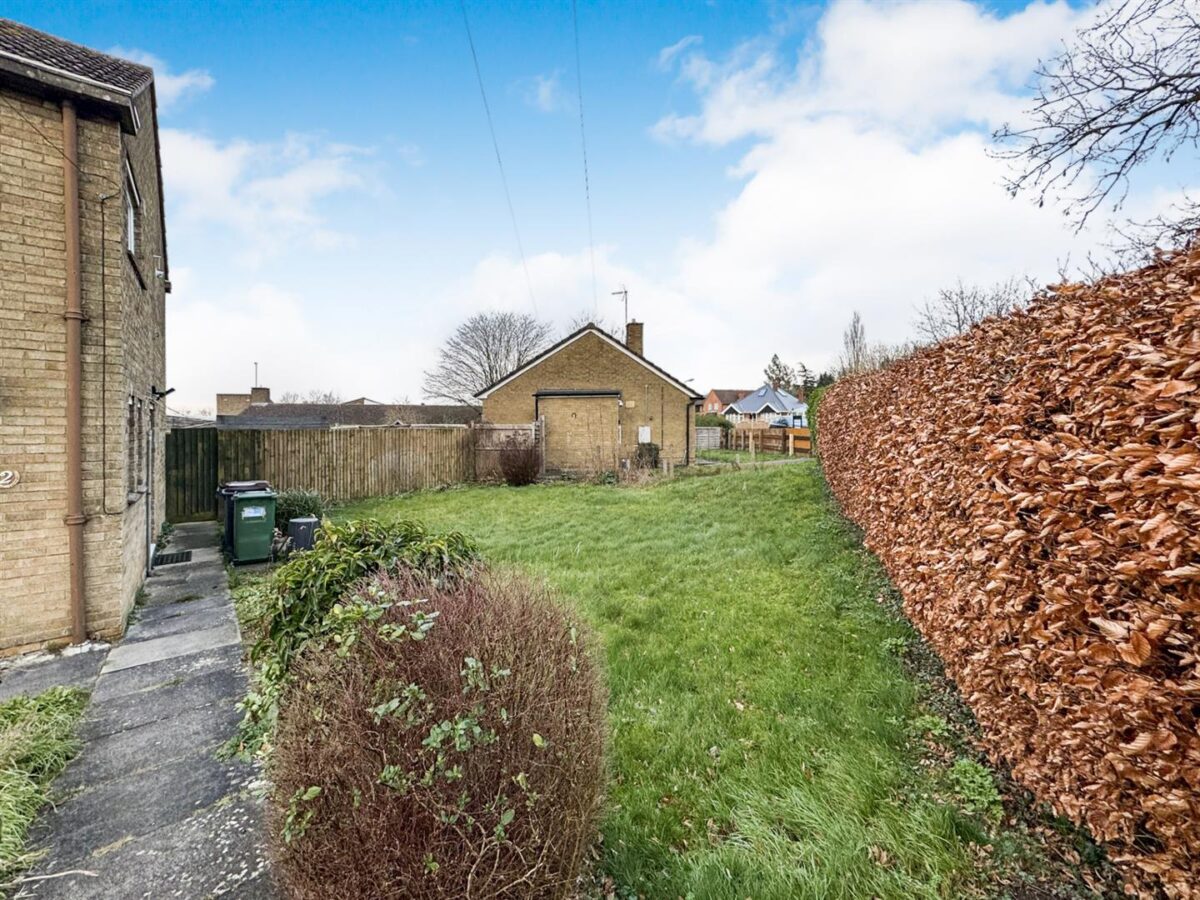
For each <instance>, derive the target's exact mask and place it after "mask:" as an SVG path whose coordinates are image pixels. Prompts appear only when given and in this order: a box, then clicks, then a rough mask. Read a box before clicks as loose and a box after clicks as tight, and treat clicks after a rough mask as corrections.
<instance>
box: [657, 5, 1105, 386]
mask: <svg viewBox="0 0 1200 900" xmlns="http://www.w3.org/2000/svg"><path fill="white" fill-rule="evenodd" d="M1085 14H1086V13H1081V12H1079V11H1076V10H1074V9H1072V8H1071V7H1070V6H1069V5H1068V4H1067V3H1065V2H1061V0H1060V2H1055V3H1043V2H1035V3H1031V4H1030V5H1029V6H1028V7H1026V8H1025V9H1023V10H1020V11H1017V12H1015V13H1013V14H1011V15H1008V16H999V15H996V14H994V13H992V12H990V11H988V10H987V9H985V8H983V7H981V6H978V5H975V4H972V3H968V2H965V0H903V2H889V3H870V2H865V0H836V2H834V3H833V4H832V5H831V6H830V7H829V8H828V9H827V10H826V11H825V12H824V14H823V16H822V17H821V19H820V20H819V21H818V22H817V24H816V27H815V29H814V31H813V34H812V36H811V38H810V39H809V40H808V41H807V42H806V43H805V45H804V46H803V47H802V48H801V49H800V50H799V51H798V52H797V53H796V54H795V55H794V56H789V55H787V54H785V53H783V52H782V51H781V50H780V48H779V45H778V43H777V40H778V39H777V38H773V37H768V38H763V39H758V40H754V41H751V42H747V43H746V44H744V45H742V46H740V47H738V48H736V49H735V50H734V51H733V52H732V53H731V54H730V55H729V56H728V57H727V58H724V59H713V58H710V57H709V56H706V55H705V54H703V53H702V52H700V51H699V50H698V49H697V48H695V47H694V46H689V47H684V48H681V49H679V50H675V48H667V49H668V51H672V53H671V55H672V56H674V57H675V59H676V66H677V68H678V72H679V77H680V78H681V80H682V81H683V82H684V83H686V84H688V85H690V86H691V87H692V89H693V90H694V92H695V95H696V97H697V100H698V103H699V110H698V111H697V112H695V113H691V114H687V115H681V114H674V115H669V116H667V117H664V118H663V119H662V120H661V121H659V122H658V123H656V124H655V125H654V126H653V129H652V133H653V134H655V135H656V136H657V137H659V138H667V139H671V140H676V141H678V140H682V141H689V142H692V143H696V144H700V145H713V146H727V145H729V144H732V143H734V142H744V141H749V145H748V149H747V150H746V151H745V152H744V154H743V155H742V157H741V159H740V160H739V162H738V164H737V165H736V166H735V167H734V168H733V169H732V170H731V172H730V175H731V176H732V177H735V178H737V179H740V180H742V181H743V184H742V187H741V190H740V192H739V194H738V196H737V197H736V198H735V199H734V200H733V201H732V202H731V203H729V204H728V205H727V206H726V207H725V208H724V209H722V210H720V212H719V213H718V214H717V216H716V219H715V228H714V232H713V234H712V235H711V236H709V237H707V238H704V239H699V240H695V239H694V240H690V241H685V242H684V243H683V244H682V245H681V249H680V253H679V258H678V260H677V268H676V271H675V274H674V275H673V276H672V278H671V279H670V284H671V287H672V288H673V290H675V291H677V292H678V293H680V294H681V295H683V296H685V297H687V298H688V303H689V308H690V309H691V310H693V312H703V313H706V314H708V315H709V316H711V317H712V318H714V319H716V320H718V321H721V322H723V323H724V326H725V327H724V329H723V331H722V332H721V333H719V335H713V334H708V333H702V332H695V333H691V334H685V335H681V337H682V339H684V340H687V341H688V342H689V343H690V344H691V346H692V347H693V348H694V352H696V353H699V354H703V355H704V356H706V357H707V358H709V359H712V360H714V364H713V366H712V371H711V379H712V380H713V382H714V383H715V382H717V381H720V382H722V383H726V382H727V383H729V384H730V385H733V384H742V383H743V382H744V383H745V384H746V385H748V384H749V383H750V382H751V381H753V380H755V378H756V377H757V375H758V373H759V370H760V369H761V367H762V360H761V359H760V358H759V357H762V356H769V354H770V352H773V350H775V349H777V350H778V352H780V353H781V354H783V355H784V357H785V358H787V359H792V360H794V359H803V360H804V361H805V362H806V363H807V364H808V365H809V366H810V367H818V366H822V365H830V364H832V362H833V359H834V357H835V356H836V350H837V348H838V346H839V345H840V335H841V330H842V328H843V327H844V324H845V322H846V320H847V319H848V318H849V316H850V312H851V311H852V310H853V309H859V310H860V311H861V312H862V313H863V316H864V319H865V321H866V324H867V330H868V335H869V337H871V338H872V339H875V340H886V341H889V342H891V341H899V340H903V339H905V338H907V337H908V336H910V333H911V332H910V326H911V320H912V314H913V307H914V305H916V304H917V303H919V302H920V301H921V300H922V299H924V298H925V297H928V296H930V295H931V294H932V293H933V292H934V291H936V290H937V289H938V288H939V287H941V286H943V285H945V284H948V283H950V282H953V281H954V280H956V279H958V278H960V277H961V278H963V279H964V280H966V281H979V282H984V283H987V282H992V281H996V280H1000V279H1004V278H1007V277H1009V276H1013V275H1018V276H1019V275H1026V274H1028V275H1032V276H1034V277H1037V278H1040V279H1044V280H1047V279H1050V278H1052V277H1053V276H1054V275H1055V273H1056V270H1057V263H1058V262H1060V261H1061V260H1063V259H1065V258H1066V257H1067V256H1068V255H1069V254H1071V253H1072V252H1074V253H1075V254H1076V258H1078V256H1079V255H1081V254H1082V252H1085V251H1086V250H1087V249H1089V248H1090V247H1093V246H1094V240H1093V239H1092V238H1090V237H1089V236H1088V235H1086V234H1085V235H1082V236H1075V235H1073V234H1072V233H1071V232H1070V230H1069V229H1068V228H1067V227H1066V224H1065V223H1064V221H1063V220H1062V217H1061V216H1060V215H1059V214H1057V213H1056V212H1055V211H1053V210H1050V209H1038V208H1037V207H1036V206H1035V205H1033V204H1032V203H1030V202H1029V201H1028V200H1027V199H1026V198H1023V197H1021V198H1017V199H1013V198H1010V197H1009V196H1008V195H1007V193H1006V192H1005V191H1004V189H1003V187H1002V181H1003V176H1004V169H1003V168H1002V164H1001V163H1000V162H998V161H997V160H995V159H993V158H991V157H989V156H988V154H987V149H988V146H989V137H988V132H989V130H990V129H991V128H993V127H994V126H995V125H997V124H999V123H1000V122H1001V121H1002V120H1003V119H1005V118H1008V117H1011V116H1014V115H1015V114H1017V113H1018V112H1019V111H1020V110H1021V109H1022V108H1023V106H1024V105H1025V99H1024V91H1025V87H1024V85H1025V84H1026V82H1027V81H1028V79H1029V78H1030V76H1031V75H1032V71H1033V68H1034V66H1035V64H1036V62H1037V60H1038V58H1039V57H1041V56H1046V55H1048V54H1050V53H1052V52H1053V51H1054V49H1055V48H1056V46H1057V45H1058V43H1059V42H1060V41H1061V40H1062V39H1063V38H1064V37H1066V36H1068V35H1069V34H1070V33H1071V31H1072V30H1073V28H1074V27H1076V25H1077V23H1078V21H1079V17H1080V16H1081V15H1085ZM742 321H753V322H757V323H770V325H769V329H768V332H769V333H770V334H772V335H773V337H772V338H770V339H769V340H768V341H767V343H769V344H771V345H773V346H772V347H766V346H763V340H762V339H756V340H754V341H742V340H735V341H730V340H729V339H728V335H730V334H738V333H739V326H738V323H739V322H742ZM683 330H684V331H685V332H686V331H690V330H691V329H689V328H688V323H686V322H685V323H684V328H683ZM648 333H649V326H648ZM760 333H761V332H760Z"/></svg>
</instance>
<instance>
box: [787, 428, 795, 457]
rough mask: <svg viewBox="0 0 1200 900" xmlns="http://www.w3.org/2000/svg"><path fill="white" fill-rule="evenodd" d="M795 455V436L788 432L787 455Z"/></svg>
mask: <svg viewBox="0 0 1200 900" xmlns="http://www.w3.org/2000/svg"><path fill="white" fill-rule="evenodd" d="M795 455H796V436H795V435H794V434H791V433H790V432H789V434H788V456H795Z"/></svg>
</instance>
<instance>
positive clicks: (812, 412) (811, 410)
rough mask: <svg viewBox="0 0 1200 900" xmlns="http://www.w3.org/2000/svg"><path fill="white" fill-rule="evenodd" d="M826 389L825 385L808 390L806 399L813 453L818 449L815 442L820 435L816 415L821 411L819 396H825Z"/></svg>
mask: <svg viewBox="0 0 1200 900" xmlns="http://www.w3.org/2000/svg"><path fill="white" fill-rule="evenodd" d="M826 390H828V388H827V387H819V388H816V389H815V390H813V391H811V392H809V395H808V400H807V401H806V402H807V403H808V428H809V433H810V434H811V435H812V445H813V453H817V452H818V449H819V448H818V447H817V442H818V440H819V439H820V437H821V435H820V425H819V424H818V417H819V416H820V411H821V398H822V397H824V396H825V391H826Z"/></svg>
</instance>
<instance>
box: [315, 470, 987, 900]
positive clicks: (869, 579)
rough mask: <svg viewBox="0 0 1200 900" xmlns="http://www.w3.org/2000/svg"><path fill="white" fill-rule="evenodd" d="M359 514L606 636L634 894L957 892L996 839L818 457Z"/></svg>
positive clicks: (451, 494)
mask: <svg viewBox="0 0 1200 900" xmlns="http://www.w3.org/2000/svg"><path fill="white" fill-rule="evenodd" d="M338 516H339V517H357V516H376V517H380V518H384V519H387V518H393V517H404V518H415V519H419V520H422V521H424V522H426V523H427V524H428V525H429V526H431V527H435V528H458V529H461V530H463V531H465V532H467V533H468V534H470V535H471V536H473V537H474V538H476V539H477V540H478V542H479V544H480V545H481V548H482V550H483V552H484V555H485V556H486V557H487V558H489V559H491V560H493V561H497V562H502V563H507V564H515V565H517V566H520V567H521V568H524V569H526V570H531V571H533V572H536V573H539V574H541V575H542V576H544V577H545V578H547V579H548V581H549V582H550V583H551V584H552V585H553V586H554V587H556V588H557V589H558V590H559V591H560V592H562V593H563V594H565V595H566V596H568V597H570V598H571V600H572V601H573V602H575V603H576V604H578V605H579V607H580V608H581V610H582V611H583V613H584V614H585V615H586V616H587V617H588V618H589V619H590V620H591V622H592V624H593V625H594V627H595V628H596V629H597V630H598V632H599V633H600V635H601V637H602V640H603V642H604V645H605V649H606V656H607V663H608V678H609V685H610V690H611V701H610V711H609V715H610V722H611V731H612V748H611V759H612V773H611V779H610V788H609V802H608V810H607V815H606V817H605V819H604V822H603V824H602V833H603V845H602V858H601V860H600V863H599V876H598V881H599V882H600V884H601V885H602V887H601V891H602V893H604V894H606V895H609V896H615V897H619V898H627V897H635V896H640V897H653V898H658V897H667V898H675V897H680V898H688V897H690V898H704V900H707V898H730V900H734V898H738V900H740V898H746V897H754V898H776V897H778V898H793V897H797V898H805V897H812V898H840V897H845V898H850V897H855V898H858V897H880V898H882V897H888V898H893V897H894V898H901V897H903V898H913V897H917V898H920V897H955V896H962V895H964V894H966V893H968V892H974V890H975V886H976V885H977V883H978V882H979V876H978V875H977V874H976V873H974V872H973V870H974V868H975V863H976V861H977V860H978V859H979V858H980V857H981V856H982V855H983V853H982V851H981V850H980V845H982V844H983V843H985V842H986V840H987V835H986V833H985V828H984V827H983V825H982V824H981V822H980V820H979V819H978V818H976V817H973V816H971V815H969V814H968V813H967V812H966V811H965V810H964V807H963V805H962V804H958V803H955V802H954V801H953V798H952V797H948V796H947V792H946V791H945V790H944V788H943V786H944V780H943V779H942V778H941V777H940V776H939V775H938V774H936V773H935V772H934V771H933V770H934V769H935V768H936V767H935V766H931V765H929V760H927V759H923V758H922V753H921V751H920V748H919V745H920V742H921V728H922V726H921V723H922V722H923V721H927V720H929V719H930V717H929V716H928V715H927V714H926V713H927V712H928V711H927V710H924V709H923V708H922V706H921V703H920V699H919V689H918V687H917V685H916V684H915V683H914V681H913V680H912V679H911V678H910V676H908V675H906V674H905V671H904V669H903V666H902V665H901V662H900V660H899V658H898V656H897V651H896V649H895V648H897V647H903V646H905V645H906V643H908V642H910V641H912V640H913V639H914V633H913V632H912V630H911V628H910V627H909V626H908V625H907V623H905V622H903V621H901V620H899V619H897V617H896V616H895V615H894V613H892V612H891V611H890V610H889V608H888V605H887V604H885V603H883V602H881V599H882V596H883V594H884V592H886V591H887V590H888V589H889V588H888V585H887V582H886V580H885V579H884V577H883V575H882V572H881V570H880V569H879V567H878V564H877V563H876V562H875V561H874V559H873V557H871V556H870V555H869V554H867V553H866V552H865V551H864V550H863V549H862V548H861V545H860V544H859V542H858V539H857V537H856V536H855V535H854V534H853V533H852V532H851V531H850V529H849V527H848V526H847V525H846V524H845V523H844V522H843V520H841V519H840V517H839V516H838V515H837V514H836V512H835V511H834V509H833V508H832V507H831V505H830V502H829V500H828V499H827V494H826V492H825V489H824V482H823V480H822V478H821V475H820V472H819V470H818V469H817V467H816V466H814V465H803V466H776V467H768V468H766V469H761V470H753V471H747V470H743V471H732V472H728V473H726V474H722V475H719V476H717V477H712V478H691V479H679V480H676V481H672V482H667V483H662V484H658V485H655V486H653V487H648V488H616V487H605V486H590V485H565V486H532V487H524V488H516V489H513V488H502V487H500V488H493V487H488V488H474V487H473V488H464V489H455V490H450V491H445V492H440V493H432V492H430V493H422V494H415V495H411V496H407V497H402V498H393V499H389V500H378V501H371V502H366V503H361V504H357V505H354V506H351V507H348V508H345V509H343V510H341V511H339V513H338Z"/></svg>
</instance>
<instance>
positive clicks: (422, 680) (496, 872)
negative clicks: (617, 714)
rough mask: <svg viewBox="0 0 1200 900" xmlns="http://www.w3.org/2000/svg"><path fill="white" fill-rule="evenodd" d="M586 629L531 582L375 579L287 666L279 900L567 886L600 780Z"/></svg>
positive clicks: (599, 693)
mask: <svg viewBox="0 0 1200 900" xmlns="http://www.w3.org/2000/svg"><path fill="white" fill-rule="evenodd" d="M592 647H593V639H592V637H591V635H590V633H589V632H588V631H587V630H586V629H583V628H581V627H580V625H579V624H578V623H576V622H574V621H573V620H572V619H571V617H570V615H569V614H567V613H565V612H564V610H562V609H560V608H559V606H558V605H557V604H556V603H555V602H554V600H553V599H552V598H551V597H549V596H548V595H547V593H546V592H545V590H544V589H542V588H540V587H535V586H533V585H531V584H529V583H528V582H525V581H522V580H519V579H515V578H506V579H497V578H494V577H491V576H485V577H476V578H471V579H459V580H456V581H452V582H445V583H443V584H442V585H441V586H435V585H431V584H430V583H429V582H428V581H426V580H425V579H423V578H422V577H421V576H419V575H415V574H412V573H406V574H403V575H400V576H392V575H386V574H380V575H377V576H375V577H373V578H371V579H368V580H367V581H365V582H363V583H361V584H360V586H359V588H358V590H356V591H355V592H353V593H352V594H350V595H349V596H348V597H347V598H346V599H345V600H344V602H343V603H341V604H339V605H338V606H337V607H335V610H334V614H333V615H332V616H331V622H330V629H329V632H328V634H327V636H326V638H325V640H324V641H322V642H320V643H318V642H311V643H310V644H309V645H308V647H307V648H306V649H305V650H304V651H303V652H302V653H301V654H300V656H299V658H298V659H297V661H296V665H295V670H296V671H295V675H296V677H295V678H294V679H293V680H292V681H291V683H290V686H289V688H288V690H287V693H286V695H285V698H284V703H283V704H282V705H281V712H280V717H279V724H278V729H277V732H276V745H275V749H274V751H273V753H272V755H271V757H270V762H269V769H268V774H269V776H270V779H271V783H272V785H273V788H272V790H273V793H272V802H271V807H270V809H271V813H270V815H271V822H272V828H271V831H272V835H273V840H274V843H275V859H276V862H277V865H276V873H277V875H278V876H279V877H280V880H281V881H282V882H283V886H284V888H285V891H286V893H287V895H288V896H292V897H297V898H325V897H332V896H345V897H407V898H459V897H538V898H565V897H569V896H574V892H575V890H576V886H577V885H576V881H577V879H578V876H579V872H580V868H581V866H582V863H583V860H584V858H585V854H586V853H587V850H588V848H589V846H590V845H591V843H592V841H593V840H594V838H595V832H596V818H597V815H598V812H599V810H600V806H601V799H602V789H603V783H604V744H605V725H604V723H605V710H606V697H605V692H604V689H603V686H602V678H601V674H600V671H599V669H598V666H597V663H596V661H595V657H594V655H593V650H592Z"/></svg>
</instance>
